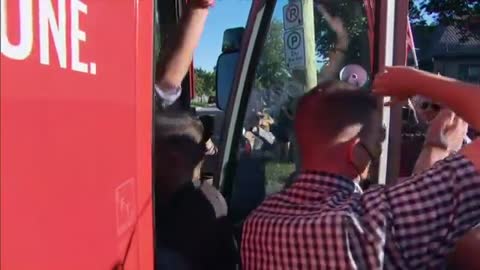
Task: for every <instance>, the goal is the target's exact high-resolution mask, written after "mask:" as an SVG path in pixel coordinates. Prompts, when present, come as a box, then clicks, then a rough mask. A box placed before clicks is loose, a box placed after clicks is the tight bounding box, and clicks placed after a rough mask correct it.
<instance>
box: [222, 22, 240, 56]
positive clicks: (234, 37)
mask: <svg viewBox="0 0 480 270" xmlns="http://www.w3.org/2000/svg"><path fill="white" fill-rule="evenodd" d="M244 31H245V28H243V27H238V28H231V29H227V30H225V32H224V33H223V44H222V53H229V52H236V51H239V50H240V46H241V45H242V36H243V32H244Z"/></svg>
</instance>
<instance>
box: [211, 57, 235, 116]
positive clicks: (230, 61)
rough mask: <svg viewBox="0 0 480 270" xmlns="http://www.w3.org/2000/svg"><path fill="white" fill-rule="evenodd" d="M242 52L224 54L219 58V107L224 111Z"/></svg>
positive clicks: (217, 76) (217, 80) (217, 69)
mask: <svg viewBox="0 0 480 270" xmlns="http://www.w3.org/2000/svg"><path fill="white" fill-rule="evenodd" d="M239 56H240V52H238V51H236V52H231V53H222V54H221V55H220V56H219V57H218V61H217V68H216V86H217V87H216V91H217V95H216V96H217V107H218V108H219V109H220V110H222V111H224V110H225V109H226V108H227V105H228V99H229V98H230V93H231V92H232V88H233V80H234V78H235V70H236V67H237V62H238V58H239Z"/></svg>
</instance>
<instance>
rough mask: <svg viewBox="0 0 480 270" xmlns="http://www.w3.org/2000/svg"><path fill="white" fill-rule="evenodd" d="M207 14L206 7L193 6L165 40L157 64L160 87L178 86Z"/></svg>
mask: <svg viewBox="0 0 480 270" xmlns="http://www.w3.org/2000/svg"><path fill="white" fill-rule="evenodd" d="M207 16H208V9H206V8H193V9H188V10H187V13H186V14H185V15H184V17H182V19H181V22H180V26H179V29H178V31H177V33H176V34H175V35H174V37H173V39H172V40H168V41H167V42H169V43H168V44H167V48H166V51H164V52H162V57H161V59H160V61H159V63H158V65H157V74H156V83H157V85H158V86H159V87H160V88H163V89H171V88H175V87H178V86H180V84H181V82H182V80H183V78H184V77H185V75H186V74H187V72H188V69H189V67H190V64H191V62H192V57H193V53H194V50H195V48H196V47H197V45H198V43H199V41H200V37H201V35H202V32H203V29H204V26H205V22H206V20H207Z"/></svg>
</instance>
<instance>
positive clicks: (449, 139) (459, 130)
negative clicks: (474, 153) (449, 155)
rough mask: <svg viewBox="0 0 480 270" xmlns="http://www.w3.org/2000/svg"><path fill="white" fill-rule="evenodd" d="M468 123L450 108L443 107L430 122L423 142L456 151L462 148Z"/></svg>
mask: <svg viewBox="0 0 480 270" xmlns="http://www.w3.org/2000/svg"><path fill="white" fill-rule="evenodd" d="M467 131H468V124H467V123H466V122H465V121H463V120H462V119H461V118H459V117H458V116H456V115H455V113H453V112H452V111H451V110H448V109H443V110H442V111H441V112H440V113H439V114H438V116H437V117H435V119H433V120H432V122H431V123H430V127H429V129H428V131H427V134H426V138H425V144H426V145H431V146H435V147H440V148H443V149H445V150H447V151H449V152H457V151H459V150H460V149H461V148H462V145H463V139H464V138H465V136H466V135H467Z"/></svg>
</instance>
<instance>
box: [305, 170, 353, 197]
mask: <svg viewBox="0 0 480 270" xmlns="http://www.w3.org/2000/svg"><path fill="white" fill-rule="evenodd" d="M298 182H299V183H307V184H308V185H309V186H312V187H313V188H315V189H316V188H317V187H318V189H319V190H321V191H337V190H342V191H346V192H349V193H362V192H363V190H362V188H361V187H360V184H359V183H358V181H357V180H353V179H349V178H347V177H344V176H341V175H337V174H333V173H328V172H322V171H303V172H301V173H300V175H299V176H298Z"/></svg>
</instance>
